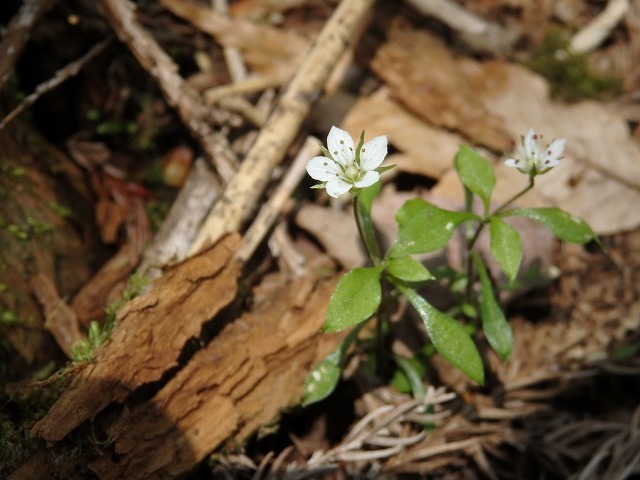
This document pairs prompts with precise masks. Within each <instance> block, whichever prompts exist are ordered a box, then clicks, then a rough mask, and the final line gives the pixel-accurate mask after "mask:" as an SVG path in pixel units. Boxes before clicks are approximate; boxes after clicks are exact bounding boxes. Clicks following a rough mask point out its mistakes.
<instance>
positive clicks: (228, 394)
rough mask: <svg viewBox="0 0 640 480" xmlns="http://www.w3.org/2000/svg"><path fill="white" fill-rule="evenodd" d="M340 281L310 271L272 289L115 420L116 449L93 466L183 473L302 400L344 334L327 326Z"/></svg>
mask: <svg viewBox="0 0 640 480" xmlns="http://www.w3.org/2000/svg"><path fill="white" fill-rule="evenodd" d="M335 284H336V277H333V278H332V279H330V280H327V281H323V282H320V283H316V281H315V280H314V279H313V278H310V277H307V278H305V279H303V280H297V281H296V282H294V283H292V284H290V283H287V284H284V285H282V284H281V285H278V286H277V287H276V288H271V289H269V290H268V291H267V292H264V294H263V295H262V300H256V305H255V308H254V309H253V310H252V311H251V312H248V313H245V314H244V315H242V317H240V318H239V319H237V320H235V321H234V322H232V323H230V324H228V325H227V326H226V327H225V328H224V329H223V330H222V331H221V332H220V333H219V334H218V335H217V336H216V337H215V338H214V339H213V340H212V341H211V343H210V344H209V345H207V347H205V348H204V349H202V350H200V351H199V352H197V353H196V354H195V355H194V357H193V358H192V359H191V360H190V361H189V363H188V364H187V365H186V366H185V367H184V368H183V369H182V370H181V371H180V372H178V373H177V374H176V376H175V377H174V378H172V379H171V380H170V381H169V382H168V383H167V384H166V385H165V387H164V388H162V390H160V391H159V392H158V394H157V395H156V396H155V397H154V398H153V399H152V400H151V401H149V402H147V403H145V404H143V405H141V406H140V407H138V408H135V409H133V410H131V411H129V412H128V413H127V414H126V417H125V416H124V415H123V417H122V418H120V419H118V420H116V421H114V422H113V424H112V428H111V431H110V432H109V433H110V436H111V438H113V439H114V449H115V453H116V455H115V457H111V456H109V455H103V456H101V457H100V458H99V459H98V460H97V461H95V462H94V463H93V464H92V465H91V466H90V467H91V468H92V470H94V471H95V472H96V473H97V474H98V476H99V477H100V478H101V479H118V478H127V479H145V478H175V477H176V476H177V475H179V474H181V473H183V472H185V471H187V470H189V469H190V468H192V467H193V466H194V465H195V464H197V463H198V462H199V461H201V460H202V459H204V458H205V457H206V455H208V454H210V453H211V452H213V451H214V450H215V449H217V448H219V447H220V446H221V445H222V444H224V443H225V442H228V441H232V442H239V441H242V440H244V439H246V438H247V436H249V435H250V434H252V433H253V432H255V431H256V430H257V429H258V428H259V427H260V426H261V425H263V424H264V423H266V422H268V421H270V420H272V419H273V418H275V417H276V416H277V415H278V412H279V411H280V410H281V409H282V408H283V407H284V406H288V405H293V404H295V403H297V402H298V401H299V400H300V398H301V396H302V390H303V385H304V381H305V378H306V376H307V375H308V373H309V371H310V369H311V368H312V367H313V366H314V365H315V364H316V363H317V362H318V361H319V360H320V359H321V358H322V357H324V356H325V355H326V354H327V353H329V351H331V350H332V349H334V348H335V347H336V345H337V343H338V342H339V341H340V339H341V336H337V335H331V336H329V335H324V334H322V333H320V331H319V330H320V327H321V326H322V323H323V321H324V312H325V309H326V304H327V301H328V298H329V296H330V295H331V292H332V291H333V288H334V287H335ZM113 458H117V459H118V460H117V461H114V460H113Z"/></svg>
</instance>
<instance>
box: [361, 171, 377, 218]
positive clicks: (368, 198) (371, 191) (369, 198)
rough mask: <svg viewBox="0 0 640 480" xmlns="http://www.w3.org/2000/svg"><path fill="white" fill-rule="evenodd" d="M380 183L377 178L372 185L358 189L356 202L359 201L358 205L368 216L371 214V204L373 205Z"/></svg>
mask: <svg viewBox="0 0 640 480" xmlns="http://www.w3.org/2000/svg"><path fill="white" fill-rule="evenodd" d="M381 185H382V184H381V183H380V181H379V180H378V181H377V182H376V183H374V184H373V185H371V186H369V187H366V188H363V189H362V190H360V195H359V196H358V202H359V203H360V207H361V208H363V209H364V211H365V212H366V213H367V214H368V215H369V216H371V206H372V205H373V200H374V199H375V198H376V196H377V195H378V193H380V188H381Z"/></svg>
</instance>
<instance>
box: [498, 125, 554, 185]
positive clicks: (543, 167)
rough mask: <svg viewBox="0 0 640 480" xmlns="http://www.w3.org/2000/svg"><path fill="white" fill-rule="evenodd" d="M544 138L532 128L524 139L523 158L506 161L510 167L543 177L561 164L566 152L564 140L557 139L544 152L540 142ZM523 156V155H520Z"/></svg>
mask: <svg viewBox="0 0 640 480" xmlns="http://www.w3.org/2000/svg"><path fill="white" fill-rule="evenodd" d="M541 138H542V137H541V136H540V135H537V134H536V132H534V131H533V128H530V129H529V131H528V132H527V134H526V135H525V136H524V137H523V138H522V147H523V148H524V156H523V158H509V159H508V160H507V161H505V162H504V163H505V165H507V166H508V167H515V168H517V169H518V170H520V171H521V172H522V173H526V174H528V175H530V176H532V177H533V176H535V175H542V174H543V173H546V172H548V171H549V170H551V169H552V168H553V167H555V166H556V165H558V164H559V163H560V159H561V158H562V152H563V151H564V138H557V139H555V140H554V141H553V142H551V143H550V144H549V145H547V147H546V148H545V149H544V150H541V149H540V145H538V140H540V139H541ZM520 155H521V156H522V154H520Z"/></svg>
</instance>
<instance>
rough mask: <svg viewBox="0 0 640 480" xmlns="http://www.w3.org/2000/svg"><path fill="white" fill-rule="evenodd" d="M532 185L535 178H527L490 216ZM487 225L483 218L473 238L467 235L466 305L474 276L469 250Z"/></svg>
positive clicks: (505, 206) (513, 200) (469, 297)
mask: <svg viewBox="0 0 640 480" xmlns="http://www.w3.org/2000/svg"><path fill="white" fill-rule="evenodd" d="M534 185H535V176H533V175H531V176H529V183H528V185H527V186H526V187H525V188H523V189H522V190H520V191H519V192H518V193H516V194H515V195H514V196H513V197H511V198H510V199H509V200H507V201H506V202H504V203H503V204H502V205H500V206H499V207H498V208H497V209H495V210H494V211H493V213H492V214H491V215H496V214H498V213H500V212H502V211H504V210H506V209H507V207H509V206H510V205H511V204H512V203H513V202H515V201H516V200H517V199H519V198H520V197H521V196H523V195H524V194H525V193H527V192H528V191H529V190H531V189H532V188H533V186H534ZM469 211H470V210H469ZM487 223H489V217H487V216H485V218H483V219H482V221H481V222H480V223H479V224H478V227H477V228H476V231H475V232H474V234H473V236H469V235H467V252H466V258H465V262H466V266H467V288H466V289H465V295H464V300H465V302H467V303H468V302H469V301H470V299H471V290H472V287H473V276H474V275H473V274H474V269H473V262H472V261H471V250H472V249H473V247H474V245H475V244H476V241H477V240H478V237H480V233H482V229H483V228H484V226H485V225H486V224H487Z"/></svg>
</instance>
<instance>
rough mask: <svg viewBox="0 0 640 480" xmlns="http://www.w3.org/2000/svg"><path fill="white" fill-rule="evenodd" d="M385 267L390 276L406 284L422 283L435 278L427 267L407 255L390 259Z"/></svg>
mask: <svg viewBox="0 0 640 480" xmlns="http://www.w3.org/2000/svg"><path fill="white" fill-rule="evenodd" d="M386 265H387V270H388V271H389V273H390V274H391V275H393V276H394V277H396V278H399V279H400V280H404V281H406V282H424V281H426V280H432V279H433V278H435V277H434V276H433V275H431V273H430V272H429V270H427V267H425V266H424V265H423V264H422V263H420V262H419V261H417V260H416V259H414V258H412V257H410V256H409V255H406V256H404V257H398V258H391V259H389V260H387V262H386Z"/></svg>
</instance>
